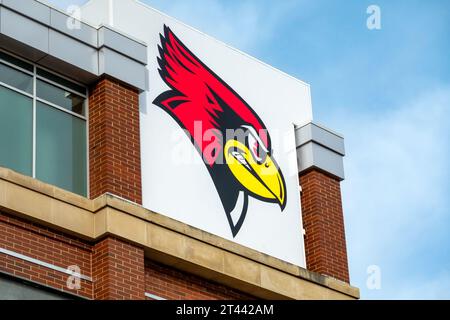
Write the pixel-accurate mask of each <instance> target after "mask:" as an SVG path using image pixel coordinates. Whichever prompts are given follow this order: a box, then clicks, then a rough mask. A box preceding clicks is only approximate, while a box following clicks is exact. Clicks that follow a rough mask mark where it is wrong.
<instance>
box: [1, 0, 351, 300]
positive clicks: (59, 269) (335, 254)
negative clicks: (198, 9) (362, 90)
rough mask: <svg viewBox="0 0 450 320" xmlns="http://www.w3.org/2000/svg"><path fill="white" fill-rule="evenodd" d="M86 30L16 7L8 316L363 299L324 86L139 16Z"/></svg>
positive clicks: (6, 127) (4, 46) (159, 19)
mask: <svg viewBox="0 0 450 320" xmlns="http://www.w3.org/2000/svg"><path fill="white" fill-rule="evenodd" d="M77 14H81V16H82V21H80V20H78V19H76V17H74V16H69V15H67V14H66V13H64V12H61V11H59V10H58V9H56V8H54V7H51V6H49V5H48V4H46V3H44V2H41V1H36V0H23V1H13V0H2V1H0V48H1V52H0V130H1V134H0V150H2V151H1V152H0V167H1V168H0V299H5V298H13V299H18V298H39V299H65V298H86V299H156V300H158V299H255V298H257V299H357V298H358V297H359V290H358V289H357V288H355V287H352V286H351V285H350V279H349V273H348V264H347V253H346V243H345V232H344V220H343V212H342V204H341V194H340V182H341V181H342V180H343V179H344V171H343V156H344V154H345V150H344V141H343V138H342V137H341V136H340V135H338V134H336V133H334V132H332V131H330V130H328V129H326V128H324V127H322V126H320V125H317V124H315V123H314V122H312V108H311V102H310V94H309V86H308V85H307V84H305V83H303V82H301V81H299V80H296V79H293V78H292V77H289V76H287V75H285V74H283V73H281V72H279V71H277V70H275V69H273V68H271V67H269V66H267V65H264V64H262V63H261V62H259V61H257V60H255V59H253V58H251V57H248V56H247V55H244V54H242V53H240V52H238V51H237V50H234V49H232V48H230V47H228V46H226V45H224V44H222V43H220V42H218V41H216V40H213V39H211V38H209V37H208V36H206V35H204V34H201V33H199V32H197V31H195V30H193V29H191V28H189V27H187V26H185V25H183V24H182V23H180V22H178V21H176V20H174V19H172V18H170V17H167V16H165V15H163V14H161V13H159V12H157V11H155V10H153V9H151V8H148V7H146V6H145V5H143V4H141V3H139V2H137V1H134V0H120V1H117V0H113V1H104V0H91V1H89V2H88V3H87V4H86V5H85V6H84V7H82V8H81V11H80V12H76V11H75V12H74V15H75V16H76V15H77ZM86 21H89V23H88V22H86ZM110 24H114V26H110ZM213 70H214V71H213ZM256 87H258V90H257V89H256ZM272 90H277V92H279V93H280V94H282V95H283V99H284V100H282V103H279V100H275V98H276V97H274V94H273V93H272V92H271V91H272ZM277 99H278V98H277ZM274 103H276V108H275V107H274ZM292 105H294V106H295V108H292ZM199 119H200V120H201V121H200V126H202V125H203V127H201V128H200V129H199V130H200V133H201V134H202V135H203V136H200V138H198V137H197V136H196V135H195V132H196V130H197V128H196V127H195V125H196V122H197V120H199ZM293 122H295V124H296V126H295V127H294V126H292V123H293ZM233 126H235V127H233ZM285 126H287V127H286V128H285ZM237 128H239V129H242V132H243V140H239V138H238V137H231V138H230V139H228V137H226V136H224V135H222V133H225V131H226V130H228V129H237ZM181 129H185V130H184V131H188V132H187V133H188V134H189V133H191V134H192V136H191V139H187V138H186V136H185V135H184V134H183V135H182V138H179V139H178V140H176V142H174V141H173V139H171V137H170V135H171V134H172V132H178V133H179V132H183V130H181ZM222 129H223V131H221V130H222ZM284 129H286V130H287V132H288V133H292V134H287V135H286V136H283V138H282V139H280V140H282V142H277V141H276V140H277V139H275V133H276V132H277V130H284ZM208 133H212V136H211V137H210V139H209V140H208V141H209V142H210V144H208V145H203V144H202V141H203V140H202V139H204V136H205V135H206V134H208ZM283 134H284V133H283ZM217 138H225V139H224V141H223V143H222V144H216V143H213V142H214V141H215V140H214V139H217ZM176 143H177V144H179V145H180V146H181V149H183V150H186V149H188V150H194V153H193V158H194V159H196V160H197V162H195V161H194V162H195V163H188V164H183V163H181V164H180V163H178V164H176V163H175V162H174V161H173V159H172V160H171V158H170V157H169V154H170V153H171V150H172V149H173V148H174V146H175V145H176ZM282 143H285V144H287V145H288V147H286V150H285V149H283V148H282V147H281V144H282ZM194 147H195V148H194ZM199 154H200V155H202V156H203V157H198V155H199ZM175 158H176V159H178V158H180V157H179V155H178V156H175ZM218 159H222V160H224V162H225V163H220V164H219V162H218ZM198 160H200V161H198ZM202 160H203V161H202ZM205 165H206V166H205Z"/></svg>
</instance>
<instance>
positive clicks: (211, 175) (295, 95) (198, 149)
mask: <svg viewBox="0 0 450 320" xmlns="http://www.w3.org/2000/svg"><path fill="white" fill-rule="evenodd" d="M109 3H110V1H104V0H94V1H91V2H89V5H88V6H86V7H85V8H84V12H83V14H85V15H88V16H89V17H96V16H97V13H98V12H97V11H101V12H102V13H105V12H109V16H108V21H109V22H113V23H114V27H115V28H117V29H119V30H122V31H123V32H125V33H128V34H129V35H131V36H133V37H135V38H137V39H140V40H142V41H144V42H146V43H147V45H148V55H149V57H148V60H149V64H148V72H149V88H150V89H149V91H148V92H146V93H144V94H143V95H142V97H141V148H142V152H141V153H142V183H143V204H144V207H146V208H148V209H150V210H153V211H155V212H158V213H161V214H163V215H166V216H169V217H171V218H173V219H176V220H179V221H182V222H184V223H186V224H189V225H191V226H194V227H196V228H199V229H202V230H204V231H207V232H210V233H212V234H215V235H218V236H220V237H223V238H226V239H229V240H231V241H234V242H236V243H239V244H241V245H244V246H246V247H249V248H252V249H255V250H258V251H260V252H263V253H265V254H268V255H270V256H273V257H276V258H279V259H282V260H285V261H287V262H290V263H293V264H296V265H299V266H303V267H305V257H304V247H303V232H302V230H303V228H302V221H301V207H300V195H299V182H298V175H297V173H298V171H297V160H296V150H295V138H294V127H293V124H294V123H296V124H305V123H307V122H309V121H311V120H312V111H311V98H310V91H309V86H308V85H307V84H305V83H303V82H301V81H299V80H297V79H294V78H292V77H290V76H288V75H286V74H284V73H282V72H280V71H277V70H275V69H273V68H271V67H269V66H267V65H265V64H263V63H261V62H260V61H257V60H255V59H253V58H251V57H249V56H247V55H245V54H243V53H241V52H239V51H237V50H235V49H232V48H230V47H229V46H226V45H224V44H223V43H221V42H219V41H217V40H214V39H212V38H210V37H208V36H206V35H204V34H202V33H200V32H198V31H196V30H194V29H192V28H190V27H188V26H186V25H184V24H182V23H180V22H178V21H176V20H175V19H173V18H170V17H168V16H166V15H164V14H161V13H160V12H158V11H156V10H153V9H151V8H149V7H147V6H146V5H144V4H141V3H139V2H136V1H131V0H119V1H117V0H115V1H112V7H109V5H110V4H109ZM99 16H101V15H99ZM108 21H97V22H105V23H107V22H108Z"/></svg>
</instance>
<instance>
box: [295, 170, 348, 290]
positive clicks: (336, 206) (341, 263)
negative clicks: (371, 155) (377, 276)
mask: <svg viewBox="0 0 450 320" xmlns="http://www.w3.org/2000/svg"><path fill="white" fill-rule="evenodd" d="M299 176H300V185H301V187H302V194H301V202H302V214H303V227H304V229H305V231H306V232H305V253H306V265H307V269H308V270H311V271H315V272H318V273H321V274H325V275H329V276H332V277H334V278H337V279H339V280H342V281H345V282H350V279H349V273H348V262H347V248H346V242H345V229H344V215H343V210H342V201H341V188H340V181H339V180H338V179H336V178H334V177H331V176H329V175H327V174H325V173H323V172H321V171H319V170H311V171H309V172H306V173H302V174H300V175H299Z"/></svg>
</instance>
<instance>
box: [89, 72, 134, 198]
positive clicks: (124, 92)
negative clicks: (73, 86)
mask: <svg viewBox="0 0 450 320" xmlns="http://www.w3.org/2000/svg"><path fill="white" fill-rule="evenodd" d="M139 130H140V129H139V93H138V90H136V89H133V88H131V87H128V86H127V85H124V84H122V83H120V82H119V81H116V80H113V79H110V78H103V79H101V80H100V81H99V82H98V83H96V84H95V85H94V86H93V87H92V88H91V90H90V96H89V176H90V183H89V185H90V197H91V198H92V199H94V198H96V197H98V196H101V195H102V194H104V193H107V192H109V193H113V194H115V195H117V196H120V197H122V198H125V199H127V200H130V201H133V202H135V203H138V204H142V187H141V157H140V152H141V151H140V136H139V134H140V131H139Z"/></svg>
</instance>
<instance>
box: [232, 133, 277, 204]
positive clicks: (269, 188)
mask: <svg viewBox="0 0 450 320" xmlns="http://www.w3.org/2000/svg"><path fill="white" fill-rule="evenodd" d="M224 155H225V160H226V163H227V165H228V166H229V168H230V170H231V172H232V173H233V175H234V177H235V178H236V179H237V180H238V181H239V182H240V183H241V184H242V186H243V187H244V188H245V189H247V190H248V191H249V193H250V194H251V195H252V196H254V197H256V198H259V199H260V200H263V201H268V202H276V203H278V204H279V205H280V207H281V209H282V210H283V209H284V207H285V206H286V187H285V186H286V184H285V181H284V178H283V175H282V174H281V171H280V169H279V168H278V166H277V165H276V163H275V162H274V160H273V159H272V158H271V157H270V156H267V157H266V159H265V160H264V163H259V162H258V161H256V160H255V159H254V158H253V156H252V154H251V153H250V150H249V149H248V148H247V147H246V146H245V145H244V144H243V143H241V142H239V141H237V140H229V141H228V142H227V143H226V144H225V150H224Z"/></svg>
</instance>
